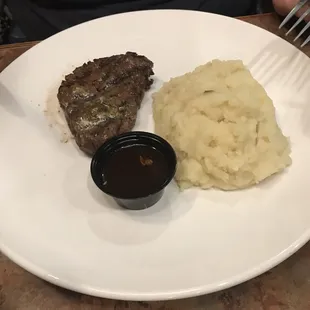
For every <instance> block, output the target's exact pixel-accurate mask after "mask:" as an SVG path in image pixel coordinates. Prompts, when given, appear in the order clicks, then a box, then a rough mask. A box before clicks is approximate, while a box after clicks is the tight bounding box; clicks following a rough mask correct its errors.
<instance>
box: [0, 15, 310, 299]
mask: <svg viewBox="0 0 310 310" xmlns="http://www.w3.org/2000/svg"><path fill="white" fill-rule="evenodd" d="M126 51H134V52H137V53H139V54H143V55H145V56H147V57H148V58H149V59H151V60H152V61H153V62H154V64H155V66H154V71H155V83H154V85H153V87H152V89H151V90H150V91H149V92H148V93H147V94H146V96H145V98H144V102H143V104H142V108H141V109H140V111H139V115H138V119H137V123H136V126H135V130H145V131H152V130H153V120H152V112H151V111H152V109H151V106H152V100H151V94H152V92H154V91H155V90H157V89H159V88H160V86H161V84H162V83H163V81H167V80H169V78H171V77H174V76H177V75H180V74H184V73H185V72H188V71H191V70H193V69H194V68H195V67H196V66H198V65H201V64H204V63H206V62H208V61H210V60H212V59H214V58H217V59H223V60H225V59H242V60H243V61H244V63H245V64H246V65H247V66H248V67H249V69H250V70H251V72H252V73H253V75H254V77H255V78H256V79H257V80H258V81H259V82H260V83H261V84H262V85H263V86H264V87H265V89H266V90H267V92H268V94H269V96H270V97H271V98H272V99H273V101H274V104H275V107H276V111H277V119H278V122H279V124H280V126H281V128H282V130H283V132H284V134H285V135H287V136H289V137H290V140H291V145H292V160H293V164H292V166H291V167H290V168H288V169H287V170H286V171H285V172H283V173H281V174H279V175H276V176H274V177H272V178H270V179H269V180H267V181H265V182H263V183H262V184H259V185H257V186H255V187H253V188H250V189H248V190H243V191H234V192H222V191H216V190H206V191H203V190H199V189H190V190H186V191H184V192H182V193H180V192H179V190H178V188H177V186H176V184H175V183H173V182H172V183H171V184H170V185H169V187H168V188H167V190H166V192H165V195H164V197H163V199H162V200H161V201H160V202H159V203H158V204H157V205H155V206H154V207H152V208H150V209H148V210H145V211H138V212H137V211H126V210H123V209H120V208H119V207H117V206H116V205H115V204H114V203H113V202H112V201H111V200H110V199H108V198H107V197H106V196H104V195H103V194H102V193H101V192H100V191H99V190H97V188H96V186H95V185H94V184H93V182H92V180H91V178H90V171H89V170H90V169H89V168H90V159H89V158H88V157H86V156H85V155H83V154H82V153H81V152H80V151H79V150H78V148H77V147H76V145H75V143H74V141H73V140H72V139H70V138H69V139H68V138H67V134H68V132H67V128H66V126H65V123H64V122H63V120H62V119H61V117H58V116H57V115H58V114H57V110H58V102H57V99H56V94H57V88H58V87H59V85H60V82H61V80H62V78H63V77H64V75H65V74H68V73H70V72H71V71H72V70H73V68H74V67H76V66H79V65H81V64H82V63H84V62H86V61H88V60H92V59H94V58H98V57H104V56H111V55H113V54H119V53H125V52H126ZM309 75H310V60H309V58H308V57H307V56H306V55H304V54H303V53H301V52H300V51H298V50H297V49H296V48H295V47H293V46H292V45H290V44H289V43H287V42H285V41H284V40H282V39H280V38H278V37H276V36H275V35H273V34H271V33H269V32H267V31H265V30H262V29H260V28H258V27H255V26H252V25H250V24H247V23H245V22H242V21H239V20H235V19H232V18H227V17H223V16H218V15H213V14H206V13H198V12H191V11H177V10H167V11H162V10H158V11H142V12H134V13H127V14H120V15H115V16H111V17H107V18H102V19H97V20H94V21H91V22H87V23H84V24H81V25H79V26H76V27H73V28H71V29H68V30H66V31H64V32H61V33H59V34H57V35H55V36H53V37H51V38H49V39H47V40H45V41H44V42H42V43H40V44H38V45H37V46H35V47H34V48H32V49H31V50H29V51H28V52H26V53H25V54H24V55H22V56H21V57H19V58H18V59H17V60H16V61H14V62H13V63H12V64H11V65H10V66H9V67H8V68H6V69H5V70H4V71H3V72H2V73H1V75H0V126H1V130H0V144H1V152H0V171H1V174H0V180H1V186H0V249H1V251H2V252H3V253H4V254H5V255H7V256H8V257H9V258H11V259H12V260H13V261H14V262H16V263H17V264H19V265H20V266H22V267H23V268H25V269H26V270H28V271H30V272H32V273H33V274H35V275H37V276H39V277H41V278H43V279H45V280H47V281H49V282H52V283H54V284H56V285H59V286H62V287H65V288H68V289H71V290H75V291H78V292H82V293H86V294H90V295H95V296H100V297H108V298H114V299H126V300H163V299H172V298H183V297H189V296H195V295H199V294H205V293H210V292H214V291H217V290H220V289H224V288H227V287H230V286H233V285H236V284H238V283H240V282H243V281H246V280H248V279H250V278H252V277H255V276H257V275H259V274H261V273H263V272H265V271H266V270H268V269H270V268H272V267H273V266H275V265H276V264H278V263H280V262H282V261H283V260H284V259H286V258H287V257H289V256H290V255H291V254H292V253H294V252H295V251H296V250H297V249H299V248H300V247H301V246H302V245H303V244H305V243H306V242H307V241H308V240H309V236H310V205H309V201H310V190H309V184H310V160H309V158H310V122H309V120H310V104H309V98H310V87H309V86H310V85H309V82H310V76H309Z"/></svg>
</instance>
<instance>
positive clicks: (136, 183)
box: [103, 145, 169, 198]
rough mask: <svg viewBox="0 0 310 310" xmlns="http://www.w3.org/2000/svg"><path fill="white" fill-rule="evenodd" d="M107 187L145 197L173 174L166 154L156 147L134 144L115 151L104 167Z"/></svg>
mask: <svg viewBox="0 0 310 310" xmlns="http://www.w3.org/2000/svg"><path fill="white" fill-rule="evenodd" d="M103 176H104V187H105V190H106V191H107V192H109V193H111V194H113V195H115V196H118V197H122V198H138V197H145V196H148V195H150V194H153V193H155V192H156V191H158V190H160V189H161V187H162V185H163V184H164V183H165V181H166V180H167V179H168V178H169V167H168V163H167V160H166V158H165V156H164V155H163V154H162V153H161V152H160V151H158V150H156V149H155V148H153V147H150V146H146V145H132V146H128V147H124V148H121V149H119V150H117V151H115V152H114V153H112V154H111V155H110V156H109V158H108V159H107V160H106V162H105V165H104V167H103Z"/></svg>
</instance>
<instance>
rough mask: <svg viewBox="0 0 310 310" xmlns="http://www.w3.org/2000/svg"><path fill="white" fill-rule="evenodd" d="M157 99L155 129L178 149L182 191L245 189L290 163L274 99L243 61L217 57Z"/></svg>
mask: <svg viewBox="0 0 310 310" xmlns="http://www.w3.org/2000/svg"><path fill="white" fill-rule="evenodd" d="M153 99H154V102H153V115H154V121H155V132H156V133H157V134H158V135H160V136H162V137H163V138H165V139H166V140H167V141H168V142H170V144H171V145H172V146H173V148H174V149H175V151H176V154H177V158H178V167H177V173H176V181H177V182H178V184H179V186H180V188H181V189H185V188H189V187H192V186H197V187H201V188H203V189H207V188H210V187H216V188H220V189H224V190H233V189H240V188H246V187H249V186H251V185H253V184H256V183H259V182H260V181H262V180H264V179H266V178H267V177H269V176H271V175H273V174H275V173H277V172H280V171H282V170H283V169H285V167H287V166H289V165H290V164H291V158H290V145H289V141H288V139H287V138H286V137H285V136H284V135H283V134H282V132H281V129H280V128H279V127H278V125H277V122H276V118H275V109H274V106H273V103H272V101H271V99H270V98H269V97H268V95H267V93H266V92H265V90H264V88H263V87H262V86H261V85H260V84H259V83H258V82H257V81H256V80H255V79H254V78H253V77H252V75H251V73H250V72H249V70H248V69H247V68H246V67H245V66H244V65H243V63H242V61H238V60H229V61H219V60H213V61H212V62H210V63H207V64H206V65H203V66H200V67H198V68H196V69H195V70H194V71H193V72H191V73H187V74H185V75H183V76H180V77H176V78H173V79H171V80H170V81H169V82H167V83H165V84H164V85H163V87H162V88H161V89H160V90H159V91H158V92H157V93H156V94H154V95H153Z"/></svg>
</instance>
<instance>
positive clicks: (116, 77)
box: [58, 52, 154, 155]
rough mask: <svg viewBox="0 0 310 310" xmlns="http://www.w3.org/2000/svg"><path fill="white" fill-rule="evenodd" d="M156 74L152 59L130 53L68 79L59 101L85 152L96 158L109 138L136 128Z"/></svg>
mask: <svg viewBox="0 0 310 310" xmlns="http://www.w3.org/2000/svg"><path fill="white" fill-rule="evenodd" d="M153 74H154V72H153V63H152V62H151V61H150V60H149V59H147V58H146V57H144V56H139V55H137V54H136V53H132V52H127V53H126V54H122V55H115V56H111V57H105V58H99V59H95V60H93V61H90V62H88V63H86V64H84V65H82V66H81V67H78V68H76V69H75V70H74V71H73V73H71V74H69V75H67V76H66V77H65V79H64V80H63V81H62V83H61V85H60V87H59V90H58V100H59V103H60V106H61V108H62V109H63V111H64V114H65V117H66V120H67V123H68V125H69V128H70V130H71V132H72V134H73V136H74V138H75V141H76V143H77V145H78V146H79V147H80V149H81V150H82V151H84V152H85V153H87V154H89V155H93V154H94V152H95V151H96V150H97V149H98V147H99V146H101V145H102V144H103V143H104V142H105V141H106V140H107V139H108V138H110V137H113V136H115V135H118V134H121V133H124V132H128V131H130V130H131V129H132V128H133V127H134V125H135V122H136V118H137V113H138V110H139V108H140V105H141V101H142V99H143V96H144V93H145V92H146V91H147V90H148V89H149V88H150V87H151V85H152V83H153V80H152V79H151V78H150V76H151V75H153Z"/></svg>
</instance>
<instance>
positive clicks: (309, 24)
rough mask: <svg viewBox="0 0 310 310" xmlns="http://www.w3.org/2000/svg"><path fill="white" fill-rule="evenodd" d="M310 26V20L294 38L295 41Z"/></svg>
mask: <svg viewBox="0 0 310 310" xmlns="http://www.w3.org/2000/svg"><path fill="white" fill-rule="evenodd" d="M309 27H310V22H308V23H307V25H306V26H305V27H304V28H303V29H302V30H301V31H300V32H299V34H298V36H297V37H296V38H295V39H294V41H293V42H295V41H296V40H298V39H299V38H300V37H301V36H302V34H303V33H304V32H305V31H306V30H307V29H308V28H309Z"/></svg>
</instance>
